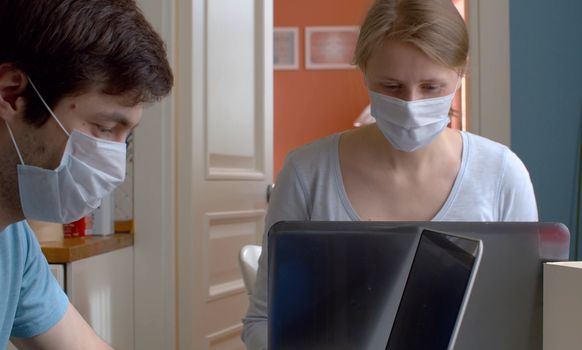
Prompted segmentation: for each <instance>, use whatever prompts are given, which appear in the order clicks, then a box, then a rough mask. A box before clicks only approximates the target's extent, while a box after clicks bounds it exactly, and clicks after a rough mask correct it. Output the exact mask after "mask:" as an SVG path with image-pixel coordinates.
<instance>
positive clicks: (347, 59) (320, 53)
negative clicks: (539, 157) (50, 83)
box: [305, 26, 359, 69]
mask: <svg viewBox="0 0 582 350" xmlns="http://www.w3.org/2000/svg"><path fill="white" fill-rule="evenodd" d="M358 34H359V27H357V26H325V27H306V28H305V68H306V69H355V68H356V66H355V65H353V64H352V60H353V55H354V50H355V48H356V43H357V41H358Z"/></svg>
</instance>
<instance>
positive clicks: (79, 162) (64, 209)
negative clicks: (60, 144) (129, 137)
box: [6, 79, 126, 223]
mask: <svg viewBox="0 0 582 350" xmlns="http://www.w3.org/2000/svg"><path fill="white" fill-rule="evenodd" d="M29 82H30V85H31V86H32V87H33V89H34V90H35V91H36V93H37V94H38V96H39V98H40V99H41V101H42V103H43V104H44V105H45V107H46V108H47V109H48V110H49V112H50V113H51V115H52V117H53V118H54V119H55V121H56V122H57V123H58V124H59V126H60V127H61V129H62V130H63V131H64V132H65V134H67V136H69V139H68V140H67V145H66V146H65V151H64V153H63V157H62V159H61V163H60V165H59V166H58V167H57V168H56V169H54V170H49V169H43V168H39V167H35V166H31V165H25V164H24V160H23V158H22V155H21V154H20V150H19V148H18V145H17V144H16V140H15V139H14V135H13V134H12V130H11V129H10V126H9V125H8V123H6V126H7V127H8V131H9V133H10V137H11V138H12V142H13V143H14V147H16V151H17V153H18V157H19V158H20V163H21V164H19V165H18V187H19V190H20V202H21V204H22V210H23V212H24V216H25V217H26V218H27V219H32V220H40V221H49V222H57V223H69V222H73V221H76V220H78V219H80V218H82V217H83V216H85V215H87V214H89V213H90V212H92V211H93V210H95V209H96V208H97V207H99V205H100V204H101V199H103V198H104V197H105V196H107V195H108V194H109V193H111V192H112V191H113V190H114V189H115V188H116V187H117V186H119V185H120V184H121V183H122V182H123V180H124V179H125V162H126V156H125V153H126V145H125V143H123V142H114V141H108V140H102V139H98V138H95V137H92V136H89V135H86V134H84V133H81V132H79V131H77V130H73V131H72V132H71V133H70V134H69V133H68V132H67V130H66V129H65V128H64V127H63V125H62V124H61V122H60V121H59V119H58V118H57V117H56V115H55V114H54V113H53V111H52V110H51V109H50V107H49V106H48V105H47V104H46V102H45V101H44V99H43V98H42V96H41V95H40V93H39V92H38V90H37V89H36V87H35V86H34V84H33V83H32V81H31V80H30V79H29Z"/></svg>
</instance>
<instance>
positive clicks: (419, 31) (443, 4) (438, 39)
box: [354, 0, 469, 73]
mask: <svg viewBox="0 0 582 350" xmlns="http://www.w3.org/2000/svg"><path fill="white" fill-rule="evenodd" d="M386 40H395V41H400V42H406V43H410V44H412V45H414V46H416V47H417V48H419V49H420V50H421V51H422V52H424V53H425V54H426V55H427V56H428V57H430V58H431V59H433V60H435V61H436V62H438V63H440V64H442V65H445V66H447V67H449V68H452V69H455V70H457V71H459V72H460V73H461V72H462V71H463V70H464V68H465V66H466V64H467V55H468V52H469V35H468V33H467V27H466V26H465V22H464V21H463V18H462V17H461V15H460V14H459V12H458V11H457V9H456V8H455V6H454V5H453V3H452V0H376V1H375V2H374V4H373V5H372V7H371V8H370V10H369V11H368V14H367V15H366V18H365V20H364V23H363V24H362V27H361V28H360V35H359V37H358V43H357V45H356V51H355V54H354V63H355V64H356V65H357V66H358V67H360V69H361V70H362V71H365V69H366V66H367V64H368V61H369V60H370V57H371V56H372V54H373V53H374V52H375V50H377V49H378V48H379V47H381V46H382V45H383V43H384V42H385V41H386Z"/></svg>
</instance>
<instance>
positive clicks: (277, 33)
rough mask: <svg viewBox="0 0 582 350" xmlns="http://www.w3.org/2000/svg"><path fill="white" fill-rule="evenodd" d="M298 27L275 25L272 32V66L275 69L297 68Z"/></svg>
mask: <svg viewBox="0 0 582 350" xmlns="http://www.w3.org/2000/svg"><path fill="white" fill-rule="evenodd" d="M298 39H299V29H298V28H297V27H275V29H274V32H273V68H274V69H275V70H295V69H299V43H298Z"/></svg>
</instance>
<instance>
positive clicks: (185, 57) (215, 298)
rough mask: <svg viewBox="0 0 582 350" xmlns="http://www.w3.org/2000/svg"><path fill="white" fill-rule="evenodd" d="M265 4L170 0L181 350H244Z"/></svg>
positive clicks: (266, 86)
mask: <svg viewBox="0 0 582 350" xmlns="http://www.w3.org/2000/svg"><path fill="white" fill-rule="evenodd" d="M272 11H273V9H272V0H207V1H203V0H193V1H178V20H177V23H178V27H177V28H178V33H177V36H178V41H177V45H178V46H177V52H178V54H177V55H178V66H177V70H178V80H177V85H176V92H175V93H176V96H177V101H178V104H177V119H178V121H177V127H178V129H177V141H178V143H177V156H178V157H177V185H178V192H177V203H178V211H177V227H178V242H177V243H178V245H177V246H178V250H177V257H178V259H177V262H178V274H177V276H178V308H177V314H178V315H177V316H178V344H179V348H180V349H244V346H243V344H242V342H241V341H240V332H241V329H242V324H241V318H242V317H243V316H244V313H245V311H246V308H247V305H248V297H247V294H246V292H245V289H244V285H243V282H242V279H241V275H240V271H239V267H238V260H237V256H238V252H239V250H240V248H241V247H242V246H243V245H245V244H251V243H252V244H256V243H258V242H260V240H261V235H262V232H263V226H264V224H263V222H264V215H265V208H266V188H267V185H268V184H269V183H270V182H271V180H272V157H273V151H272V148H273V146H272V133H273V130H272V129H273V128H272V120H273V116H272V100H273V92H272V90H273V83H272V76H273V73H272V57H273V56H272V26H273V25H272Z"/></svg>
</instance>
